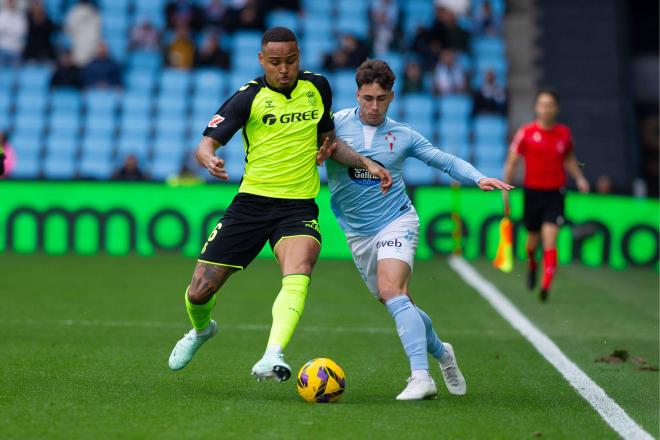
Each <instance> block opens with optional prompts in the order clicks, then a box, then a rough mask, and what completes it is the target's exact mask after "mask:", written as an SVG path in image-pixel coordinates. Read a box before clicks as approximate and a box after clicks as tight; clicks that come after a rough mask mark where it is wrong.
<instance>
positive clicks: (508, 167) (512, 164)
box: [502, 151, 521, 212]
mask: <svg viewBox="0 0 660 440" xmlns="http://www.w3.org/2000/svg"><path fill="white" fill-rule="evenodd" d="M520 157H521V156H520V154H518V153H516V152H515V151H509V155H508V156H507V158H506V162H504V175H503V178H504V182H506V183H509V184H510V183H511V182H513V176H514V174H515V173H516V168H517V167H518V162H520ZM502 199H503V200H504V210H505V212H509V193H508V192H507V191H503V192H502Z"/></svg>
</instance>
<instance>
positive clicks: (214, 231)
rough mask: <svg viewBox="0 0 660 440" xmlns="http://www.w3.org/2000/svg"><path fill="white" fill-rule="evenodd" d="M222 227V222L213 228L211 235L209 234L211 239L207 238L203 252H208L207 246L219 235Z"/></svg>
mask: <svg viewBox="0 0 660 440" xmlns="http://www.w3.org/2000/svg"><path fill="white" fill-rule="evenodd" d="M220 228H222V223H218V225H217V226H216V227H215V228H213V231H212V232H211V235H209V239H208V240H206V243H204V247H203V248H202V253H204V252H206V247H207V246H208V245H209V243H210V242H212V241H213V239H214V238H215V237H216V235H218V231H219V230H220Z"/></svg>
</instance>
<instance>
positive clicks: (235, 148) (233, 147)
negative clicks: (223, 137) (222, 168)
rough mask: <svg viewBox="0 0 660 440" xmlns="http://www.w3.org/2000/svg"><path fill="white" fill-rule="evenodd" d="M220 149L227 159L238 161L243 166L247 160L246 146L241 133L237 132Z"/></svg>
mask: <svg viewBox="0 0 660 440" xmlns="http://www.w3.org/2000/svg"><path fill="white" fill-rule="evenodd" d="M220 151H221V152H222V154H223V155H224V157H225V159H226V160H227V161H229V160H231V161H233V162H238V163H240V164H241V166H243V162H245V147H244V146H243V139H242V136H241V134H240V133H236V134H235V135H234V136H233V137H232V138H231V139H230V140H229V142H227V145H225V146H223V147H222V148H221V149H220ZM241 173H242V171H241Z"/></svg>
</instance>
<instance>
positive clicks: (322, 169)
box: [318, 166, 328, 183]
mask: <svg viewBox="0 0 660 440" xmlns="http://www.w3.org/2000/svg"><path fill="white" fill-rule="evenodd" d="M318 170H319V179H321V183H328V171H327V170H326V168H325V166H322V167H318Z"/></svg>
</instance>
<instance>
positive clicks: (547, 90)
mask: <svg viewBox="0 0 660 440" xmlns="http://www.w3.org/2000/svg"><path fill="white" fill-rule="evenodd" d="M541 95H550V96H552V98H553V99H554V100H555V102H556V103H557V105H559V91H558V90H557V89H555V88H553V87H541V88H540V89H538V91H537V92H536V97H535V98H534V101H538V99H539V96H541Z"/></svg>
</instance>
